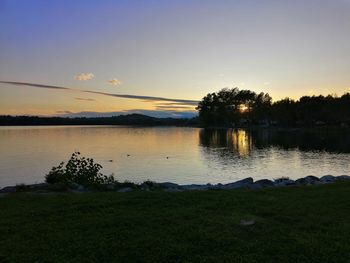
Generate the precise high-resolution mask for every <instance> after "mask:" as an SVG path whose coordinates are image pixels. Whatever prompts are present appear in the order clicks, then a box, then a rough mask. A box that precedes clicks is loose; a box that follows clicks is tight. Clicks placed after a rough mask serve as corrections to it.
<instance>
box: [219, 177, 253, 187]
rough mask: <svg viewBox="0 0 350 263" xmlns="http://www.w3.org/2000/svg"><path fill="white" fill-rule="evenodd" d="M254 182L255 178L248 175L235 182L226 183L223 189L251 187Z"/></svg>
mask: <svg viewBox="0 0 350 263" xmlns="http://www.w3.org/2000/svg"><path fill="white" fill-rule="evenodd" d="M253 183H254V181H253V178H251V177H248V178H245V179H243V180H239V181H237V182H234V183H229V184H224V185H223V186H222V189H237V188H249V186H251V185H252V184H253Z"/></svg>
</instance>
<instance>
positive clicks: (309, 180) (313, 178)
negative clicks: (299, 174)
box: [295, 175, 320, 185]
mask: <svg viewBox="0 0 350 263" xmlns="http://www.w3.org/2000/svg"><path fill="white" fill-rule="evenodd" d="M295 182H296V183H297V184H305V185H311V184H318V183H320V179H319V178H318V177H316V176H313V175H309V176H306V177H304V178H300V179H298V180H296V181H295Z"/></svg>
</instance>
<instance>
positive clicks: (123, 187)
mask: <svg viewBox="0 0 350 263" xmlns="http://www.w3.org/2000/svg"><path fill="white" fill-rule="evenodd" d="M346 180H350V176H349V175H340V176H333V175H325V176H322V177H320V178H318V177H316V176H312V175H309V176H306V177H302V178H299V179H297V180H292V179H290V178H288V177H282V178H279V179H275V180H269V179H262V180H257V181H254V180H253V178H251V177H248V178H245V179H242V180H239V181H236V182H232V183H227V184H221V183H219V184H188V185H179V184H175V183H171V182H165V183H156V182H152V181H146V182H143V183H141V184H134V183H130V182H126V183H116V184H109V185H102V186H100V187H99V188H98V189H95V191H115V192H120V193H126V192H131V191H136V190H140V191H152V190H161V191H166V192H180V191H193V190H232V189H261V188H266V187H286V186H295V185H317V184H329V183H334V182H337V181H346ZM62 191H67V192H78V193H79V192H88V191H94V190H92V189H88V188H86V187H84V186H82V185H78V184H74V183H73V184H71V185H69V186H63V185H50V184H47V183H39V184H31V185H24V184H21V185H16V186H7V187H4V188H2V189H0V194H9V193H16V192H38V193H46V192H62Z"/></svg>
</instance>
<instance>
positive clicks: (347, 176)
mask: <svg viewBox="0 0 350 263" xmlns="http://www.w3.org/2000/svg"><path fill="white" fill-rule="evenodd" d="M336 180H337V181H345V180H350V176H349V175H339V176H337V177H336Z"/></svg>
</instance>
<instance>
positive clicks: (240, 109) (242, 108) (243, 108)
mask: <svg viewBox="0 0 350 263" xmlns="http://www.w3.org/2000/svg"><path fill="white" fill-rule="evenodd" d="M238 109H239V111H240V112H241V113H244V112H247V111H248V110H249V107H248V106H247V105H246V104H240V105H239V106H238Z"/></svg>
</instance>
